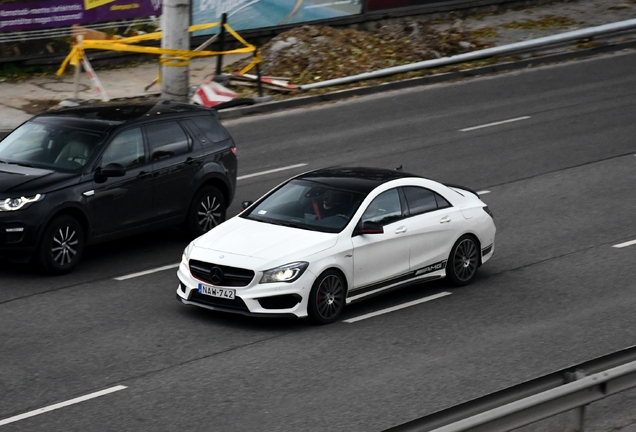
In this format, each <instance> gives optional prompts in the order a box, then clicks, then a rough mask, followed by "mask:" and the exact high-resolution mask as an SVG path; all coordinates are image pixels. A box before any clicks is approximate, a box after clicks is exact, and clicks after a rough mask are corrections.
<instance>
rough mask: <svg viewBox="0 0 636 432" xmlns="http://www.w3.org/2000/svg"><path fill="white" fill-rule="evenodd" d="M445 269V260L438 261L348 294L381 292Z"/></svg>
mask: <svg viewBox="0 0 636 432" xmlns="http://www.w3.org/2000/svg"><path fill="white" fill-rule="evenodd" d="M445 268H446V260H444V261H440V262H437V263H435V264H431V265H428V266H426V267H422V268H421V269H418V270H415V271H411V272H408V273H406V274H403V275H400V276H396V277H394V278H392V279H387V280H384V281H382V282H377V283H374V284H371V285H367V286H363V287H360V288H357V289H355V290H351V291H349V294H350V295H351V296H354V295H355V296H357V295H359V294H364V293H367V292H370V291H376V290H381V289H383V288H388V287H390V286H392V285H396V284H400V283H403V282H408V281H410V280H412V279H414V278H419V277H421V276H423V275H425V274H428V273H432V272H436V271H439V270H443V269H445ZM348 297H349V295H348Z"/></svg>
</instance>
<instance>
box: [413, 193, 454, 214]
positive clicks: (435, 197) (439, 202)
mask: <svg viewBox="0 0 636 432" xmlns="http://www.w3.org/2000/svg"><path fill="white" fill-rule="evenodd" d="M403 190H404V196H405V197H406V202H407V203H408V206H409V213H410V214H411V216H414V215H418V214H422V213H426V212H429V211H434V210H437V209H441V208H446V207H450V206H451V205H450V204H449V202H448V201H446V200H445V199H444V198H443V197H442V196H441V195H439V194H437V193H435V192H433V191H430V190H428V189H424V188H421V187H415V186H407V187H404V188H403Z"/></svg>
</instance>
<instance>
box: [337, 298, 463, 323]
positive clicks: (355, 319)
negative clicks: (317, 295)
mask: <svg viewBox="0 0 636 432" xmlns="http://www.w3.org/2000/svg"><path fill="white" fill-rule="evenodd" d="M451 294H452V293H449V292H446V291H445V292H441V293H439V294H435V295H432V296H428V297H424V298H421V299H419V300H413V301H412V302H408V303H404V304H401V305H397V306H393V307H390V308H386V309H382V310H379V311H376V312H371V313H368V314H365V315H360V316H359V317H355V318H349V319H347V320H343V322H346V323H349V324H351V323H354V322H357V321H362V320H365V319H368V318H373V317H375V316H378V315H383V314H386V313H389V312H394V311H396V310H400V309H404V308H407V307H411V306H415V305H418V304H420V303H425V302H428V301H431V300H436V299H438V298H441V297H446V296H449V295H451Z"/></svg>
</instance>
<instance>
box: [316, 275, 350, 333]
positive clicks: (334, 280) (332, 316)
mask: <svg viewBox="0 0 636 432" xmlns="http://www.w3.org/2000/svg"><path fill="white" fill-rule="evenodd" d="M345 293H346V287H345V282H344V280H343V277H342V275H341V274H340V273H338V272H337V271H335V270H327V271H325V272H323V273H322V274H321V275H320V276H319V277H318V278H317V279H316V281H315V282H314V285H313V287H312V288H311V293H310V294H309V305H308V310H307V312H308V314H309V318H310V319H311V320H312V321H313V322H314V323H316V324H330V323H332V322H334V321H336V320H337V319H338V317H339V316H340V314H341V313H342V310H343V309H344V306H345Z"/></svg>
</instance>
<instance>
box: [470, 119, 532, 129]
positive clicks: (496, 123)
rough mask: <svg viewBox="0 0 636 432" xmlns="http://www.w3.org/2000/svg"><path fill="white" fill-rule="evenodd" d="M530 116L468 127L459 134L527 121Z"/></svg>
mask: <svg viewBox="0 0 636 432" xmlns="http://www.w3.org/2000/svg"><path fill="white" fill-rule="evenodd" d="M529 118H530V116H523V117H517V118H513V119H508V120H502V121H498V122H494V123H488V124H483V125H479V126H473V127H469V128H465V129H460V130H459V131H460V132H468V131H472V130H475V129H481V128H487V127H491V126H499V125H502V124H505V123H512V122H516V121H519V120H527V119H529Z"/></svg>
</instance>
